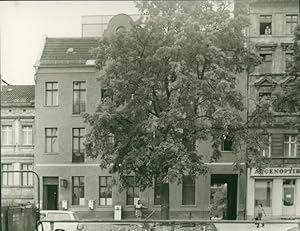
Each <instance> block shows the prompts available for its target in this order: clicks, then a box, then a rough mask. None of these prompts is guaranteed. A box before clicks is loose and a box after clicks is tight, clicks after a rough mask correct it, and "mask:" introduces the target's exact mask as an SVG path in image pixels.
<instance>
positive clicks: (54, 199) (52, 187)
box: [43, 177, 58, 210]
mask: <svg viewBox="0 0 300 231" xmlns="http://www.w3.org/2000/svg"><path fill="white" fill-rule="evenodd" d="M57 203H58V177H43V209H44V210H57V209H58V206H57Z"/></svg>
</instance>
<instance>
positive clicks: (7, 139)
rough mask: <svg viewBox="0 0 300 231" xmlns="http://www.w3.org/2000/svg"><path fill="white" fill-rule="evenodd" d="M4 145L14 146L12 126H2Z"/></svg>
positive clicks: (2, 141)
mask: <svg viewBox="0 0 300 231" xmlns="http://www.w3.org/2000/svg"><path fill="white" fill-rule="evenodd" d="M1 143H2V145H12V144H13V133H12V126H11V125H3V126H2V136H1Z"/></svg>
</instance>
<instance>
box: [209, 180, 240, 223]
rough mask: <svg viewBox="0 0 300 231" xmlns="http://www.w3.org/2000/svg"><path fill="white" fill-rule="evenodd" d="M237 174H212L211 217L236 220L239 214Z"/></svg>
mask: <svg viewBox="0 0 300 231" xmlns="http://www.w3.org/2000/svg"><path fill="white" fill-rule="evenodd" d="M237 181H238V175H237V174H212V175H211V182H210V186H211V187H210V213H211V217H215V218H218V219H223V220H235V219H236V216H237Z"/></svg>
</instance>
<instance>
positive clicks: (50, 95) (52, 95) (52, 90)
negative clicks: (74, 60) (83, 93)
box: [45, 82, 58, 106]
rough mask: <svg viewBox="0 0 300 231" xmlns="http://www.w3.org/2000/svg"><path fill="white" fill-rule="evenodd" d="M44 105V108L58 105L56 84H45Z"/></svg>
mask: <svg viewBox="0 0 300 231" xmlns="http://www.w3.org/2000/svg"><path fill="white" fill-rule="evenodd" d="M45 104H46V106H57V105H58V82H46V91H45Z"/></svg>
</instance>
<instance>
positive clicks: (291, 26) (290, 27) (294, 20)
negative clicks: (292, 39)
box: [285, 14, 298, 34]
mask: <svg viewBox="0 0 300 231" xmlns="http://www.w3.org/2000/svg"><path fill="white" fill-rule="evenodd" d="M285 17H286V23H285V29H286V34H294V32H295V29H296V27H297V24H298V15H297V14H288V15H286V16H285Z"/></svg>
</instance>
